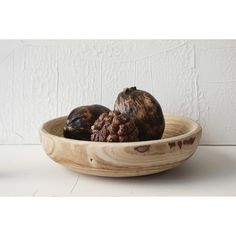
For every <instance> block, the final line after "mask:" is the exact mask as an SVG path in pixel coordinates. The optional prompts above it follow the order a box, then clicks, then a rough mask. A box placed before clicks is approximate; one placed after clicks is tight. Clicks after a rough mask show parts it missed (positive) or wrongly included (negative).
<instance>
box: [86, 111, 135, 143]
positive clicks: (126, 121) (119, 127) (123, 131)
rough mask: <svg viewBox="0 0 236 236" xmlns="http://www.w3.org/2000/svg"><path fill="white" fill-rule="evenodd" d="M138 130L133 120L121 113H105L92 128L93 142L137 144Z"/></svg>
mask: <svg viewBox="0 0 236 236" xmlns="http://www.w3.org/2000/svg"><path fill="white" fill-rule="evenodd" d="M138 134H139V132H138V128H137V127H136V126H135V123H134V120H133V118H130V117H129V116H128V115H126V114H121V113H119V112H109V113H103V114H101V115H100V116H99V118H98V119H97V120H96V121H95V123H94V125H93V126H92V135H91V140H92V141H100V142H135V141H139V139H138Z"/></svg>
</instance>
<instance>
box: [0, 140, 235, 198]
mask: <svg viewBox="0 0 236 236" xmlns="http://www.w3.org/2000/svg"><path fill="white" fill-rule="evenodd" d="M199 195H200V196H232V195H234V196H235V195H236V146H200V147H199V148H198V150H197V152H196V153H195V154H194V155H193V157H192V158H191V159H189V160H188V161H186V162H185V163H184V164H182V165H180V166H179V167H176V168H175V169H172V170H169V171H166V172H163V173H159V174H155V175H150V176H144V177H135V178H103V177H96V176H88V175H83V174H78V173H75V172H72V171H70V170H67V169H66V168H64V167H63V166H61V165H59V164H57V163H55V162H53V161H52V160H51V159H49V158H48V157H47V155H46V154H45V153H44V151H43V150H42V148H41V146H39V145H1V146H0V196H55V197H57V196H199Z"/></svg>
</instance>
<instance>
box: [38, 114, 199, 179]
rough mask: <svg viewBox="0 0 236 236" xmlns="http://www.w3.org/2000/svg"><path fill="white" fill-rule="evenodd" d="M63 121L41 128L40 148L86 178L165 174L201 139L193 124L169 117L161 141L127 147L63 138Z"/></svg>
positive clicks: (186, 156) (178, 117)
mask: <svg viewBox="0 0 236 236" xmlns="http://www.w3.org/2000/svg"><path fill="white" fill-rule="evenodd" d="M65 121H66V116H65V117H60V118H57V119H54V120H50V121H48V122H46V123H45V124H44V125H43V126H42V128H41V129H40V136H41V143H42V146H43V148H44V150H45V152H46V153H47V155H48V156H49V157H50V158H51V159H53V160H54V161H56V162H58V163H60V164H62V165H64V166H66V167H68V168H70V169H72V170H75V171H78V172H81V173H85V174H90V175H98V176H110V177H127V176H140V175H148V174H154V173H158V172H161V171H165V170H168V169H171V168H174V167H176V166H178V165H179V164H181V163H182V162H183V161H185V160H187V159H188V158H189V157H191V156H192V155H193V153H194V152H195V150H196V149H197V146H198V144H199V141H200V138H201V127H200V126H199V125H198V124H197V123H196V122H194V121H193V120H190V119H188V118H184V117H180V116H173V115H165V121H166V127H165V132H164V135H163V138H162V139H160V140H152V141H142V142H128V143H105V142H90V141H79V140H73V139H67V138H64V137H63V126H64V124H65Z"/></svg>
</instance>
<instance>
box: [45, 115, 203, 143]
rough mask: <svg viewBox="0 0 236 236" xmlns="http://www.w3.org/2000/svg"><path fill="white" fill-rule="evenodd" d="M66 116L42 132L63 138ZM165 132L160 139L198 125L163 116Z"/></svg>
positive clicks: (54, 121)
mask: <svg viewBox="0 0 236 236" xmlns="http://www.w3.org/2000/svg"><path fill="white" fill-rule="evenodd" d="M66 118H67V117H66V116H63V117H60V118H57V119H54V120H50V121H48V122H46V123H45V124H44V125H43V127H42V128H43V129H44V131H46V132H47V133H49V134H52V135H55V136H59V137H63V127H64V125H65V122H66ZM165 123H166V124H165V130H164V134H163V137H162V139H165V138H172V137H176V136H180V135H183V134H186V133H191V132H194V131H196V129H198V128H199V125H198V124H197V123H196V122H194V121H192V120H191V119H188V118H184V117H180V116H174V115H167V114H166V115H165Z"/></svg>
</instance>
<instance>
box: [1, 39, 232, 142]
mask: <svg viewBox="0 0 236 236" xmlns="http://www.w3.org/2000/svg"><path fill="white" fill-rule="evenodd" d="M134 85H136V86H137V87H138V88H140V89H143V90H147V91H149V92H151V93H152V94H153V95H154V96H155V97H156V98H157V99H158V100H159V102H160V103H161V105H162V107H163V110H164V112H168V113H174V114H180V115H186V116H189V117H191V118H192V119H194V120H198V121H199V122H200V123H201V124H202V126H203V138H202V144H236V122H235V120H236V40H220V41H219V40H213V41H212V40H202V41H196V40H192V41H187V40H123V41H122V40H76V41H75V40H60V41H56V40H44V41H39V40H36V41H35V40H21V41H20V40H14V41H10V40H0V107H1V110H0V144H31V143H39V137H38V128H39V127H40V126H41V124H42V123H43V122H44V121H46V120H48V119H51V118H54V117H57V116H61V115H64V114H68V113H69V112H70V111H71V110H72V109H73V108H74V107H76V106H79V105H85V104H93V103H101V104H104V105H106V106H108V107H110V108H112V107H113V103H114V100H115V98H116V96H117V93H118V92H119V91H121V90H122V89H123V88H124V87H128V86H134Z"/></svg>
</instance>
